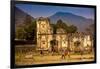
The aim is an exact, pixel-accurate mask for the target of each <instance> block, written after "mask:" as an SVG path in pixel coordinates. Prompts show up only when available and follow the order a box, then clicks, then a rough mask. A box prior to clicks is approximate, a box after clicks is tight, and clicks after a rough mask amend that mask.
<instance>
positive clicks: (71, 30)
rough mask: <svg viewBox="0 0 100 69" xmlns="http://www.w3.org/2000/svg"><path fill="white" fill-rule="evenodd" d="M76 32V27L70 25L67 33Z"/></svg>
mask: <svg viewBox="0 0 100 69" xmlns="http://www.w3.org/2000/svg"><path fill="white" fill-rule="evenodd" d="M76 31H77V27H76V26H74V25H71V26H69V27H68V28H67V32H68V33H75V32H76Z"/></svg>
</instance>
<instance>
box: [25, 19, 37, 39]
mask: <svg viewBox="0 0 100 69" xmlns="http://www.w3.org/2000/svg"><path fill="white" fill-rule="evenodd" d="M24 30H25V32H26V40H35V39H36V21H33V22H32V23H29V24H28V25H25V26H24Z"/></svg>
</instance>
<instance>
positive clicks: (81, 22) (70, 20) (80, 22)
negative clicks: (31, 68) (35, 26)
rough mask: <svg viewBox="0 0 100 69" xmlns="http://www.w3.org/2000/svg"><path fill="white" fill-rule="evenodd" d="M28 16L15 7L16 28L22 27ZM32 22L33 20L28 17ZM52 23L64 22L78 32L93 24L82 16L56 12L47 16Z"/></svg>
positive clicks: (92, 21)
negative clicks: (74, 27)
mask: <svg viewBox="0 0 100 69" xmlns="http://www.w3.org/2000/svg"><path fill="white" fill-rule="evenodd" d="M27 15H29V14H28V13H26V12H24V11H22V10H21V9H19V8H17V7H15V24H16V26H17V27H18V26H22V25H24V20H25V18H26V16H27ZM29 16H30V17H31V19H32V20H34V19H35V18H34V17H32V16H31V15H29ZM48 18H50V20H51V22H52V23H56V22H57V20H59V19H61V20H62V21H63V22H65V23H66V24H68V25H72V24H73V25H75V26H77V27H78V31H80V32H83V31H84V30H85V29H86V28H87V27H88V26H89V25H91V24H94V20H92V19H87V18H85V17H82V16H78V15H75V14H72V13H66V12H57V13H55V14H53V15H51V16H49V17H48Z"/></svg>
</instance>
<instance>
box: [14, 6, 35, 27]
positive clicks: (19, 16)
mask: <svg viewBox="0 0 100 69" xmlns="http://www.w3.org/2000/svg"><path fill="white" fill-rule="evenodd" d="M27 16H30V18H31V19H32V20H34V18H33V17H32V16H31V15H29V14H27V13H25V12H24V11H22V10H21V9H19V8H17V7H15V24H16V26H21V25H23V24H24V21H25V19H26V17H27Z"/></svg>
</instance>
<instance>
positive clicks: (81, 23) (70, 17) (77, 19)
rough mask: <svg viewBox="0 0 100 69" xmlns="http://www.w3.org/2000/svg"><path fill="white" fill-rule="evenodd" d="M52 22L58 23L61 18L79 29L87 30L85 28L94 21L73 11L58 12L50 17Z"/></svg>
mask: <svg viewBox="0 0 100 69" xmlns="http://www.w3.org/2000/svg"><path fill="white" fill-rule="evenodd" d="M49 18H50V20H51V22H52V23H56V22H57V20H59V19H61V20H62V21H63V22H65V23H67V24H69V25H71V24H73V25H75V26H77V27H78V31H81V32H83V31H85V29H86V28H87V27H88V26H89V25H91V24H93V23H94V21H93V20H92V19H86V18H84V17H82V16H78V15H74V14H72V13H65V12H57V13H55V14H54V15H52V16H50V17H49Z"/></svg>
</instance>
